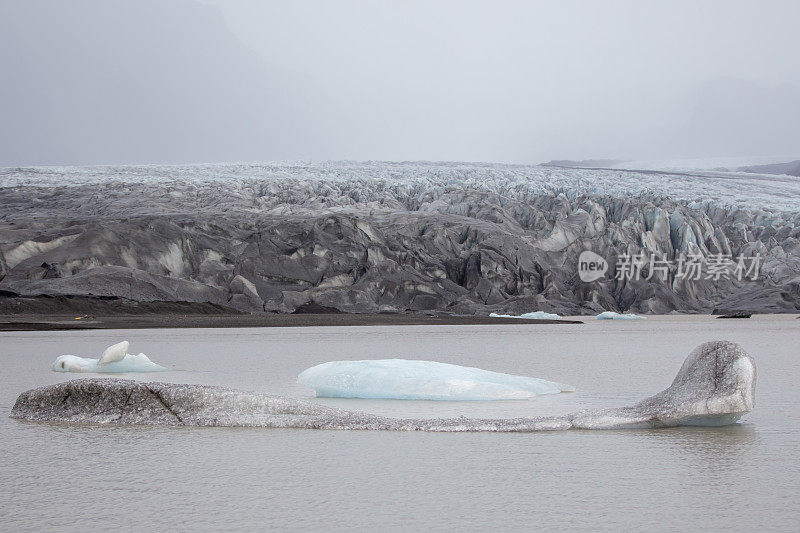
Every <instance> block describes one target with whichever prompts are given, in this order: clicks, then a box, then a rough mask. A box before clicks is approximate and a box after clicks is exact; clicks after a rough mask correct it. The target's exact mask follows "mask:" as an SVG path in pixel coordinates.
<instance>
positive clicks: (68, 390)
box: [11, 341, 756, 431]
mask: <svg viewBox="0 0 800 533" xmlns="http://www.w3.org/2000/svg"><path fill="white" fill-rule="evenodd" d="M755 383H756V367H755V363H754V361H753V358H752V357H751V356H750V355H748V354H747V353H746V352H745V351H744V350H743V349H742V348H741V347H740V346H739V345H737V344H735V343H732V342H726V341H716V342H707V343H704V344H702V345H700V346H698V347H697V348H696V349H695V350H694V351H692V353H691V354H689V356H688V357H687V358H686V360H685V361H684V363H683V366H682V367H681V369H680V371H679V372H678V375H677V376H676V377H675V380H674V381H673V382H672V385H670V386H669V388H667V389H665V390H664V391H662V392H660V393H658V394H656V395H654V396H651V397H649V398H647V399H645V400H642V401H641V402H639V403H637V404H635V405H632V406H629V407H622V408H617V409H604V410H598V411H583V412H580V413H576V414H570V415H565V416H554V417H534V418H515V419H468V418H443V419H395V418H388V417H383V416H376V415H371V414H367V413H360V412H355V411H348V410H342V409H334V408H330V407H326V406H322V405H318V404H315V403H311V402H307V401H303V400H297V399H291V398H285V397H281V396H272V395H268V394H261V393H251V392H242V391H236V390H232V389H226V388H220V387H212V386H207V385H182V384H174V383H143V382H137V381H130V380H121V379H81V380H74V381H67V382H64V383H59V384H56V385H49V386H46V387H41V388H37V389H32V390H29V391H27V392H24V393H22V394H21V395H20V396H19V398H17V401H16V403H15V405H14V408H13V409H12V411H11V418H16V419H20V420H31V421H50V422H68V423H90V424H117V425H135V424H141V425H163V426H230V427H235V426H242V427H265V428H307V429H350V430H396V431H414V430H417V431H544V430H565V429H626V428H661V427H674V426H681V425H705V426H721V425H727V424H731V423H733V422H735V421H737V420H738V419H739V418H740V417H741V416H742V415H744V414H746V413H748V412H750V411H751V410H752V409H753V404H754V396H755Z"/></svg>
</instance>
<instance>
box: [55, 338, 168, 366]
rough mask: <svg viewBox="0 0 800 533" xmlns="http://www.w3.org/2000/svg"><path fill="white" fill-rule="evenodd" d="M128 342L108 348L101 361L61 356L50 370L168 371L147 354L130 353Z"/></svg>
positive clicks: (74, 356)
mask: <svg viewBox="0 0 800 533" xmlns="http://www.w3.org/2000/svg"><path fill="white" fill-rule="evenodd" d="M129 346H130V343H129V342H128V341H122V342H120V343H117V344H114V345H112V346H109V347H108V348H106V350H105V351H104V352H103V354H102V355H101V356H100V358H99V359H92V358H88V357H78V356H77V355H60V356H58V357H57V358H56V360H55V361H54V362H53V364H52V365H50V369H51V370H52V371H53V372H97V373H111V374H116V373H120V372H161V371H164V370H167V369H166V368H164V367H163V366H161V365H157V364H156V363H154V362H152V361H151V360H150V358H149V357H147V356H146V355H145V354H143V353H140V354H138V355H133V354H129V353H128V347H129Z"/></svg>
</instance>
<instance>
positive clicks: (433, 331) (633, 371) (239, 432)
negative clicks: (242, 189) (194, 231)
mask: <svg viewBox="0 0 800 533" xmlns="http://www.w3.org/2000/svg"><path fill="white" fill-rule="evenodd" d="M123 339H128V340H130V341H131V343H132V346H131V351H135V352H139V351H142V352H144V353H146V354H148V355H149V356H150V357H151V358H152V359H153V360H154V361H156V362H158V363H160V364H163V365H165V366H168V367H171V368H173V369H175V370H174V371H170V372H165V373H159V374H147V375H142V374H136V375H127V377H131V378H134V379H146V380H159V381H174V382H183V383H189V382H191V383H208V384H215V385H225V386H231V387H236V388H240V389H249V390H260V391H265V392H271V393H277V394H283V395H288V396H294V397H304V398H308V399H311V400H313V401H319V402H321V403H325V404H327V405H335V406H339V407H345V408H349V409H360V410H365V411H370V412H375V413H380V414H386V415H391V416H430V417H435V416H459V415H465V416H475V417H504V418H505V417H515V416H535V415H547V414H559V413H566V412H571V411H575V410H579V409H583V408H587V407H606V406H618V405H622V404H625V403H628V402H633V401H635V400H637V399H640V398H642V397H644V396H648V395H650V394H652V393H654V392H657V391H658V390H661V389H663V388H665V387H666V386H668V385H669V383H670V382H671V381H672V378H673V377H674V375H675V373H676V372H677V370H678V368H679V367H680V365H681V363H682V361H683V359H684V358H685V356H686V355H687V354H688V352H689V351H690V350H691V349H692V348H694V347H695V346H696V345H697V344H699V343H701V342H703V341H706V340H715V339H727V340H733V341H736V342H739V343H741V344H742V345H743V346H744V347H745V349H746V350H748V351H749V352H750V353H751V354H753V355H754V357H755V358H756V364H757V366H758V372H759V376H758V386H757V391H756V402H757V403H756V410H755V411H754V412H753V413H751V414H750V415H748V416H747V417H745V418H744V419H743V422H742V423H741V424H738V425H735V426H729V427H727V428H718V429H706V428H676V429H666V430H625V431H595V432H592V431H568V432H553V433H531V434H488V433H464V434H433V433H390V432H368V431H351V432H348V431H313V430H275V429H236V428H172V429H166V428H148V427H137V428H132V427H122V428H118V427H99V426H68V425H60V424H36V423H25V422H19V421H15V420H11V419H9V418H8V413H9V411H10V409H11V407H12V405H13V403H14V400H15V398H16V396H17V394H19V393H20V392H22V391H23V390H26V389H29V388H32V387H36V386H40V385H45V384H49V383H55V382H58V381H63V380H67V379H73V378H75V377H81V376H80V375H66V374H56V373H53V372H51V371H50V370H49V364H50V363H51V362H52V361H53V360H54V359H55V358H56V356H58V355H60V354H63V353H72V354H76V355H83V356H92V357H97V356H98V355H99V353H100V352H101V351H102V350H103V349H104V348H105V347H106V346H107V345H109V344H111V343H114V342H118V341H119V340H123ZM390 357H402V358H407V359H429V360H436V361H442V362H447V363H455V364H462V365H469V366H478V367H481V368H485V369H489V370H495V371H499V372H508V373H514V374H524V375H531V376H536V377H542V378H545V379H551V380H554V381H561V382H565V383H569V384H571V385H574V386H576V387H577V389H578V390H577V392H575V393H567V394H560V395H555V396H545V397H540V398H537V399H534V400H522V401H505V402H422V401H381V400H342V399H339V400H332V399H327V400H325V399H314V398H313V392H312V391H310V390H309V389H306V388H305V387H303V386H301V385H298V384H296V383H295V379H296V376H297V374H298V373H299V372H301V371H302V370H304V369H305V368H307V367H309V366H312V365H315V364H318V363H321V362H324V361H329V360H334V359H368V358H390ZM798 357H800V320H797V319H796V317H794V316H777V317H769V316H759V317H754V318H753V319H750V320H714V319H712V318H709V317H655V318H650V319H648V320H646V321H637V322H619V321H594V320H587V323H586V324H584V325H582V326H565V325H553V326H538V325H537V326H518V325H508V326H396V327H344V328H302V329H301V328H285V329H226V330H222V329H208V330H173V329H164V330H116V331H90V332H24V333H0V361H2V365H3V367H2V368H3V370H2V373H1V374H0V454H2V458H1V460H0V529H2V530H15V531H16V530H42V529H58V530H72V531H84V530H128V529H131V528H135V529H144V528H148V529H154V530H161V529H189V528H194V529H225V530H253V529H269V528H273V529H292V530H317V531H319V530H352V529H366V530H375V529H381V530H391V531H394V530H434V531H443V530H450V529H454V528H458V529H461V530H486V529H490V528H491V529H500V530H531V529H537V528H542V529H555V528H561V529H584V530H589V529H591V530H618V529H620V528H623V527H625V528H636V529H644V528H647V529H658V530H685V529H688V528H691V529H701V528H702V529H712V530H722V529H729V530H730V529H733V530H747V529H774V530H786V531H793V530H797V528H798V525H799V524H800V510H798V506H800V449H799V448H798V446H799V445H800V412H799V411H800V410H799V409H798V407H799V405H798V404H800V390H799V389H798V386H797V384H798V383H799V382H800V364H798Z"/></svg>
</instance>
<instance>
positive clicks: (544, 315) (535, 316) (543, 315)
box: [489, 311, 564, 320]
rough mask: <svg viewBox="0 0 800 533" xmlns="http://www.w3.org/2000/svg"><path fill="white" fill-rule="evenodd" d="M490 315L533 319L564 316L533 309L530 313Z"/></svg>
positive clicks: (557, 318)
mask: <svg viewBox="0 0 800 533" xmlns="http://www.w3.org/2000/svg"><path fill="white" fill-rule="evenodd" d="M489 316H491V317H495V318H527V319H533V320H561V319H563V318H564V317H562V316H561V315H557V314H556V313H546V312H544V311H531V312H529V313H522V314H521V315H501V314H499V313H489Z"/></svg>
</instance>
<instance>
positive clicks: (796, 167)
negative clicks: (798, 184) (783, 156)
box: [738, 159, 800, 177]
mask: <svg viewBox="0 0 800 533" xmlns="http://www.w3.org/2000/svg"><path fill="white" fill-rule="evenodd" d="M738 170H741V171H742V172H752V173H755V174H786V175H789V176H798V177H800V159H798V160H796V161H791V162H789V163H774V164H772V165H752V166H748V167H739V168H738Z"/></svg>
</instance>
